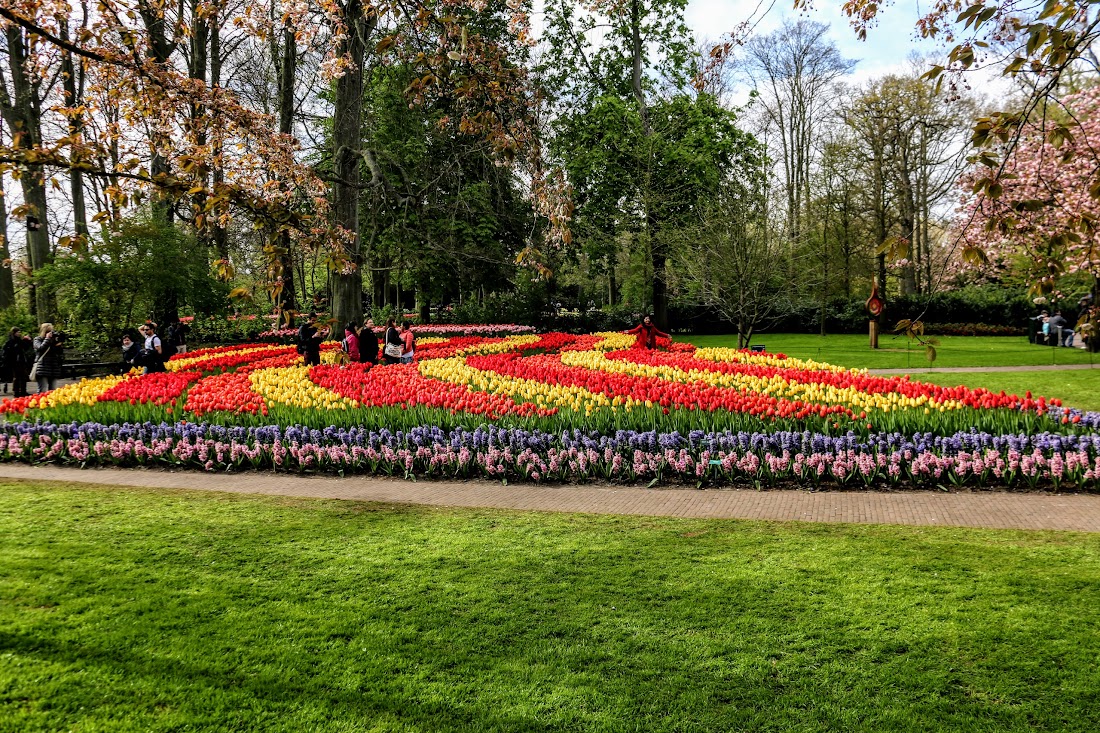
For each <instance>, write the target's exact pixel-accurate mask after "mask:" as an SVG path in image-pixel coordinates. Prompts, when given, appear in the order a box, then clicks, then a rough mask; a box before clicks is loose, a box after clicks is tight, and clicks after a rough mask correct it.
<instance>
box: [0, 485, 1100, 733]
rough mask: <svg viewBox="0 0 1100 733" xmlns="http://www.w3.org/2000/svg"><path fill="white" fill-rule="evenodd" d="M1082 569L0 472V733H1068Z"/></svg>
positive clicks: (1023, 558)
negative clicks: (1, 475) (78, 482)
mask: <svg viewBox="0 0 1100 733" xmlns="http://www.w3.org/2000/svg"><path fill="white" fill-rule="evenodd" d="M1036 500H1037V501H1043V499H1041V498H1039V497H1036ZM1098 560H1100V537H1096V536H1091V535H1080V534H1072V533H1053V532H1048V533H1036V532H1008V531H981V530H963V529H938V528H905V527H890V526H884V527H862V526H843V525H805V524H794V523H792V524H774V523H750V522H736V521H697V520H677V519H650V518H636V517H634V518H628V517H591V516H573V515H549V514H535V513H516V512H501V511H477V510H461V511H456V510H447V509H427V508H393V507H386V506H377V505H365V504H357V503H351V502H331V501H313V500H293V499H278V498H253V497H239V496H223V495H206V494H202V495H199V494H190V493H182V492H181V493H176V492H173V493H158V492H152V491H146V490H127V489H118V488H111V487H85V486H74V485H65V484H51V483H30V482H28V483H22V482H13V481H5V482H3V483H0V731H19V732H20V733H26V732H27V731H40V730H41V731H45V730H59V729H65V730H74V731H99V730H110V731H139V730H141V731H183V730H186V731H207V730H209V731H215V730H217V731H222V730H234V731H305V730H309V731H353V730H354V731H573V730H575V731H634V730H650V731H736V730H752V731H837V730H849V731H862V730H866V731H1025V730H1027V731H1032V730H1060V731H1094V730H1096V729H1097V728H1100V704H1098V702H1100V700H1098V699H1097V698H1098V696H1100V694H1098V692H1097V691H1098V690H1100V671H1098V670H1100V665H1098V664H1097V660H1098V653H1100V651H1098V642H1097V639H1100V633H1098V632H1100V617H1098V616H1097V615H1096V613H1095V609H1096V607H1097V605H1098V603H1100V563H1098Z"/></svg>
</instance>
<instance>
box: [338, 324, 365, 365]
mask: <svg viewBox="0 0 1100 733" xmlns="http://www.w3.org/2000/svg"><path fill="white" fill-rule="evenodd" d="M340 345H341V346H342V347H343V349H344V353H346V354H347V355H348V358H350V359H351V360H352V361H361V359H360V358H359V334H357V333H356V332H355V324H354V323H349V324H348V325H346V326H344V340H343V341H342V342H341V344H340Z"/></svg>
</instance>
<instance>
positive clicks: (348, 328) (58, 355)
mask: <svg viewBox="0 0 1100 733" xmlns="http://www.w3.org/2000/svg"><path fill="white" fill-rule="evenodd" d="M1055 315H1056V316H1060V314H1055ZM1050 323H1051V324H1055V323H1056V321H1054V320H1053V319H1052V320H1051V321H1050ZM1056 327H1057V326H1056ZM137 331H138V333H137V334H133V333H132V332H127V333H124V334H123V335H122V362H123V365H124V366H125V367H126V368H133V367H140V368H141V370H142V373H144V374H152V373H155V372H163V371H167V370H166V368H165V366H164V364H165V362H166V361H168V360H169V359H170V358H172V356H174V355H175V354H183V353H186V352H187V341H186V334H187V326H186V324H183V323H180V322H178V321H177V322H175V323H173V324H171V325H170V326H169V328H168V329H167V333H166V334H165V336H164V338H163V339H162V338H161V337H160V336H159V335H158V334H157V324H156V323H154V322H153V321H146V322H145V323H144V324H142V325H141V326H139V327H138V329H137ZM627 333H628V334H631V335H634V336H637V341H636V343H635V347H636V348H646V349H653V348H655V347H656V345H657V339H658V337H664V338H668V334H666V333H663V332H662V331H660V330H658V328H657V326H656V325H655V324H654V323H653V319H652V318H651V317H650V316H646V317H645V318H644V319H643V321H642V323H641V324H639V325H638V326H636V327H634V328H632V329H630V330H629V331H627ZM327 336H328V329H327V328H323V327H322V328H318V326H317V314H316V313H310V314H309V316H308V318H307V319H306V322H305V323H304V324H302V326H301V327H300V328H299V329H298V353H299V354H301V355H302V356H304V357H305V362H306V364H308V365H316V364H320V363H321V343H322V342H323V341H324V339H325V338H326V337H327ZM1070 337H1071V338H1072V331H1071V332H1070ZM66 340H67V339H66V336H65V334H64V333H61V332H59V331H56V330H55V329H54V326H53V324H52V323H43V324H42V325H41V326H40V327H39V329H38V336H37V337H35V338H33V339H32V338H31V337H30V336H28V335H26V334H24V333H23V332H22V330H21V329H19V328H18V327H16V328H13V329H11V330H10V331H9V332H8V340H7V341H6V342H5V343H4V347H3V354H2V358H0V381H2V382H3V383H4V392H5V393H7V391H8V384H9V383H10V384H11V385H12V388H13V392H14V395H15V396H16V397H23V396H26V394H27V382H28V381H34V382H36V383H37V384H38V391H39V392H47V391H49V390H52V389H55V388H56V387H57V380H58V379H59V378H60V377H61V370H62V365H63V364H64V360H65V342H66ZM340 345H341V348H342V350H343V352H344V353H345V354H347V355H348V358H349V359H350V360H351V361H352V362H363V363H370V364H378V363H379V360H381V363H383V364H411V363H412V362H413V359H414V357H415V356H416V337H415V336H414V335H413V331H412V324H411V323H410V322H409V321H404V322H402V324H401V327H400V328H398V326H397V322H396V320H395V319H393V318H389V319H387V320H386V327H385V331H384V333H383V335H382V340H381V343H380V342H379V338H378V336H377V334H375V332H374V321H373V320H371V319H369V318H368V319H367V320H365V321H364V322H363V325H362V327H361V328H360V327H357V326H356V324H355V323H348V324H347V325H345V326H344V338H343V340H342V341H341V342H340Z"/></svg>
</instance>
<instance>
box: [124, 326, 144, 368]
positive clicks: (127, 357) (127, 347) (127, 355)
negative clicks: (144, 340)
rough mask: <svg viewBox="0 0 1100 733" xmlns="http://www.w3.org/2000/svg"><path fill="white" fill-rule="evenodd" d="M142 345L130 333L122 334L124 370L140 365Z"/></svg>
mask: <svg viewBox="0 0 1100 733" xmlns="http://www.w3.org/2000/svg"><path fill="white" fill-rule="evenodd" d="M140 357H141V347H140V346H138V344H137V342H136V341H134V340H133V339H132V338H130V334H128V333H124V334H122V370H123V372H124V373H125V372H128V371H130V369H131V368H132V367H135V366H140V364H139V363H138V362H140V361H141V358H140Z"/></svg>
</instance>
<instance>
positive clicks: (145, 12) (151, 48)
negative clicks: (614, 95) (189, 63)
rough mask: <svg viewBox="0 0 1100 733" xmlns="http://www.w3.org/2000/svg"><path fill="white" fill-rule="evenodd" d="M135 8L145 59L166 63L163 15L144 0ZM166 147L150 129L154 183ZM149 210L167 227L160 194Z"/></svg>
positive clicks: (168, 204) (163, 167)
mask: <svg viewBox="0 0 1100 733" xmlns="http://www.w3.org/2000/svg"><path fill="white" fill-rule="evenodd" d="M138 5H139V7H138V13H139V14H140V15H141V19H142V22H143V23H144V24H145V30H146V33H147V34H148V37H149V44H148V52H147V53H148V56H149V58H151V59H152V60H153V61H154V62H156V63H157V64H167V63H168V62H169V59H170V58H171V56H172V53H173V52H174V51H175V44H174V43H173V42H171V41H169V40H168V35H167V32H166V30H165V23H166V21H167V19H166V18H165V14H164V12H163V11H162V9H161V8H160V7H159V6H155V7H154V6H151V5H149V4H148V3H147V2H146V1H145V0H142V1H141V2H139V3H138ZM181 10H182V8H181ZM170 144H171V141H169V140H168V139H166V137H165V133H164V132H163V131H161V130H157V129H153V131H152V138H151V139H150V140H149V145H150V147H151V148H152V162H151V163H150V166H149V172H150V173H151V174H152V176H153V179H154V180H163V179H166V178H167V177H168V174H169V170H170V169H169V166H168V159H167V158H165V157H164V155H163V154H162V153H161V152H160V151H161V149H162V148H163V147H167V146H168V145H170ZM152 209H153V217H154V218H155V219H156V220H157V221H160V222H163V223H165V224H170V223H172V220H173V219H174V218H175V209H174V208H173V202H172V201H171V200H169V199H168V197H167V195H166V194H165V193H163V192H159V191H158V192H156V193H154V195H153V200H152Z"/></svg>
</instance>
